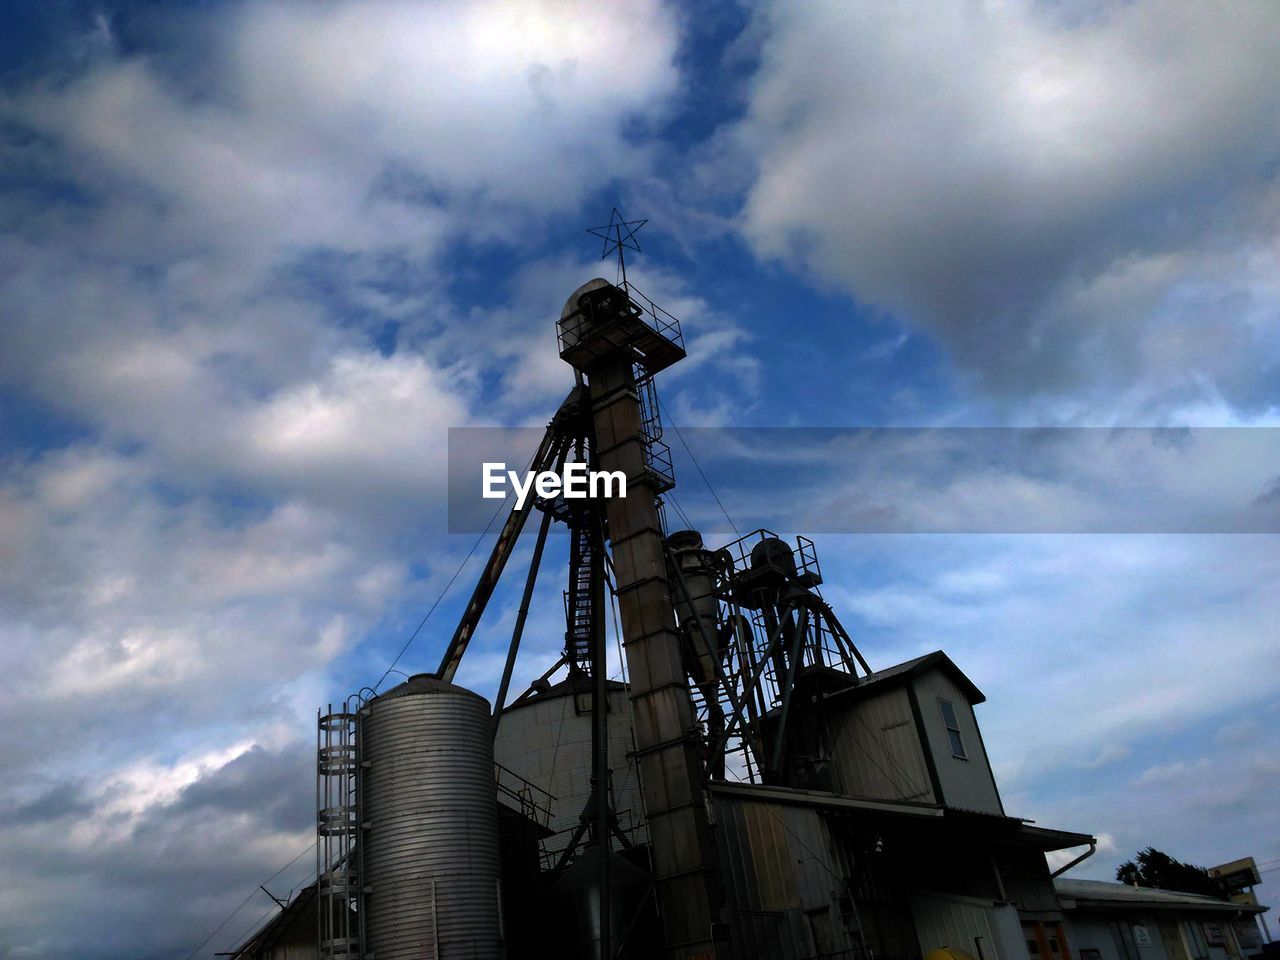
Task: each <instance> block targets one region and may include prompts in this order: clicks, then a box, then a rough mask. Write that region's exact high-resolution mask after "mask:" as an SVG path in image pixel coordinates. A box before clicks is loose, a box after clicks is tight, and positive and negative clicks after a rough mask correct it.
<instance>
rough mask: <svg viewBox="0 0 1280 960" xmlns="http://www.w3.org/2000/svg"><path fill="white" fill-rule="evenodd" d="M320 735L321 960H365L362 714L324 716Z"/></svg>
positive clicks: (318, 885) (320, 719) (319, 724)
mask: <svg viewBox="0 0 1280 960" xmlns="http://www.w3.org/2000/svg"><path fill="white" fill-rule="evenodd" d="M317 728H318V729H317V734H316V833H317V837H316V894H317V897H318V910H317V914H318V925H319V929H318V933H319V946H320V960H361V958H362V957H363V956H364V954H363V950H362V946H361V945H362V937H361V935H360V917H361V914H360V908H359V898H360V881H359V870H358V864H357V852H356V836H357V833H358V831H359V829H360V815H359V811H358V809H357V802H356V796H357V794H356V775H357V771H358V770H359V766H360V762H359V755H358V750H357V745H356V714H355V713H354V712H353V711H351V710H349V709H339V710H336V711H335V710H334V709H333V704H329V712H328V713H323V712H321V713H320V715H319V717H318V721H317Z"/></svg>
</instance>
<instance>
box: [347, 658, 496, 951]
mask: <svg viewBox="0 0 1280 960" xmlns="http://www.w3.org/2000/svg"><path fill="white" fill-rule="evenodd" d="M359 734H360V747H361V757H362V760H363V769H362V773H361V780H360V799H361V811H360V812H361V820H362V821H363V822H364V823H365V824H366V825H367V826H366V828H365V829H364V831H363V832H362V834H361V840H360V846H361V863H362V868H363V872H364V880H365V885H366V890H367V892H366V894H365V899H364V905H365V923H364V930H365V938H366V944H367V945H366V951H367V953H369V954H371V955H373V956H376V957H377V958H378V960H401V958H406V960H407V958H413V960H424V958H441V957H443V958H447V960H455V958H456V960H464V958H465V960H499V958H501V957H502V954H503V950H502V934H501V922H500V920H499V910H498V879H499V870H500V868H499V855H498V823H497V807H496V801H495V793H494V774H493V747H492V740H491V737H492V725H491V721H490V714H489V704H488V701H486V700H485V699H484V698H483V697H481V696H480V695H479V694H476V693H472V692H471V691H470V690H466V689H464V688H462V687H457V686H454V685H452V684H449V683H444V682H443V681H440V680H436V679H434V678H432V677H426V676H417V677H413V678H411V679H409V680H408V681H406V682H405V683H403V684H401V685H400V686H398V687H395V688H394V689H392V690H389V691H387V692H386V693H384V694H383V695H382V696H380V697H378V698H377V699H375V700H372V701H370V703H369V704H368V705H367V706H366V707H365V708H364V710H362V711H361V716H360V721H359Z"/></svg>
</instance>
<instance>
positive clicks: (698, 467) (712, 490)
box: [654, 393, 742, 537]
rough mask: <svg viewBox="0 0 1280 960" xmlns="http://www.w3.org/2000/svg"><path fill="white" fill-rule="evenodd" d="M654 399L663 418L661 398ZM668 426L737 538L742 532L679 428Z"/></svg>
mask: <svg viewBox="0 0 1280 960" xmlns="http://www.w3.org/2000/svg"><path fill="white" fill-rule="evenodd" d="M654 398H655V399H656V400H657V401H658V410H659V411H660V412H662V413H663V415H664V416H665V415H666V409H665V408H664V407H663V406H662V398H661V397H659V396H658V395H657V393H654ZM670 426H671V429H672V430H674V431H675V432H676V436H677V437H679V438H680V446H682V447H684V452H685V453H687V454H688V455H689V459H690V460H691V461H693V466H694V469H695V470H697V471H698V476H700V477H701V478H702V482H703V483H705V484H706V485H707V490H709V491H710V493H711V496H712V498H713V499H714V500H715V502H716V506H718V507H719V508H720V512H721V513H723V514H724V518H725V519H726V520H728V521H729V526H731V527H733V532H734V533H735V534H736V535H737V536H739V537H740V536H742V531H741V530H739V529H738V525H737V524H736V523H734V522H733V517H731V516H729V511H728V510H726V509H725V508H724V504H723V503H721V502H720V497H719V496H718V495H717V494H716V489H715V487H713V486H711V481H710V480H708V479H707V475H706V474H705V473H703V472H702V466H701V464H699V463H698V458H697V457H695V456H694V455H693V451H692V450H690V449H689V444H687V443H686V442H685V439H684V434H683V433H681V432H680V428H679V427H677V426H676V425H675V423H674V422H672V423H671V425H670Z"/></svg>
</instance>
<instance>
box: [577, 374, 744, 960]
mask: <svg viewBox="0 0 1280 960" xmlns="http://www.w3.org/2000/svg"><path fill="white" fill-rule="evenodd" d="M589 377H590V391H591V414H592V420H593V423H594V428H595V438H596V451H595V455H596V463H597V465H598V466H597V469H600V470H609V471H613V470H620V471H622V472H623V473H624V474H625V475H626V477H627V496H626V497H625V498H611V499H607V500H604V501H603V506H604V510H605V514H606V516H607V518H608V535H609V540H610V543H611V545H612V548H613V568H614V575H615V579H616V589H617V595H618V612H619V615H620V617H621V620H622V634H623V637H624V648H625V650H626V657H627V667H628V669H629V671H630V679H631V702H632V706H633V714H634V725H635V737H636V750H637V753H638V755H639V761H640V774H641V777H642V782H643V785H644V798H645V805H646V808H647V814H648V822H649V835H650V839H651V841H652V844H653V857H654V870H655V881H656V890H657V894H658V904H659V906H660V908H661V911H662V920H663V928H664V933H665V938H666V944H667V955H668V956H669V957H672V958H677V960H695V958H698V960H702V958H711V957H713V956H714V955H715V940H714V935H713V924H715V923H716V921H718V920H719V909H720V893H719V883H718V877H717V868H716V857H715V849H714V846H713V843H712V836H711V828H710V824H709V823H708V821H707V808H706V802H705V796H704V789H703V787H704V772H703V764H702V758H701V755H700V751H701V744H700V741H699V738H698V735H697V729H696V721H695V717H694V711H693V704H692V701H691V698H690V696H689V688H688V685H687V682H686V680H685V671H684V665H683V663H682V660H681V655H680V638H679V633H678V632H677V629H676V623H675V613H674V604H673V596H672V588H671V584H670V583H669V581H668V578H667V562H666V553H665V549H664V540H663V534H662V526H661V521H660V519H659V516H658V507H657V503H656V491H655V489H654V487H653V481H652V480H651V479H649V477H648V474H647V472H646V470H645V447H644V440H643V435H642V432H641V425H642V412H641V407H640V401H639V398H638V396H637V394H636V384H635V378H634V374H633V371H632V359H631V358H630V357H629V356H628V355H627V353H626V352H624V351H619V352H617V353H615V354H613V355H612V356H610V357H607V358H604V359H602V360H601V361H600V362H599V363H597V364H595V365H593V366H592V367H591V369H590V373H589Z"/></svg>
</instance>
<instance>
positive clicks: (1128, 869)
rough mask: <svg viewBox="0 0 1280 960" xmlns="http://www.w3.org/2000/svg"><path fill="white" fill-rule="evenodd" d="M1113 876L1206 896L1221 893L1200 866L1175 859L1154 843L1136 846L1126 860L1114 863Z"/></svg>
mask: <svg viewBox="0 0 1280 960" xmlns="http://www.w3.org/2000/svg"><path fill="white" fill-rule="evenodd" d="M1116 879H1117V880H1119V881H1120V882H1122V883H1130V884H1136V885H1137V886H1139V887H1157V888H1159V889H1161V890H1177V891H1179V892H1181V893H1201V894H1205V895H1207V896H1210V897H1221V896H1222V891H1220V890H1219V889H1218V886H1217V884H1215V883H1214V882H1213V880H1212V878H1210V876H1209V871H1207V870H1206V869H1205V868H1204V867H1197V866H1195V865H1194V864H1191V863H1183V862H1182V861H1181V860H1175V859H1174V858H1173V857H1171V856H1169V855H1168V854H1167V853H1165V852H1164V851H1163V850H1157V849H1156V848H1155V847H1147V848H1146V849H1145V850H1139V851H1138V853H1137V855H1136V856H1135V857H1134V859H1133V860H1126V861H1125V862H1124V863H1122V864H1120V866H1118V867H1116Z"/></svg>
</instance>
